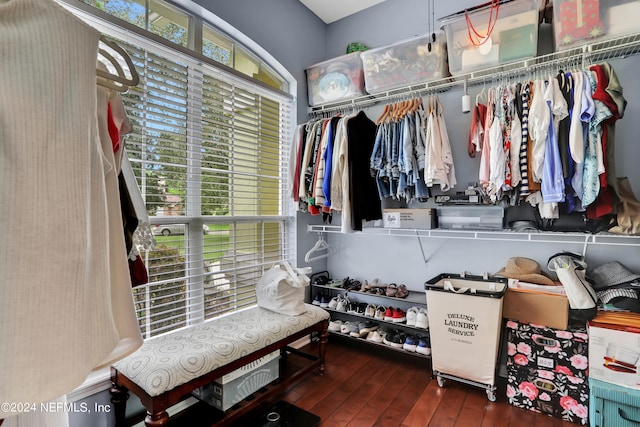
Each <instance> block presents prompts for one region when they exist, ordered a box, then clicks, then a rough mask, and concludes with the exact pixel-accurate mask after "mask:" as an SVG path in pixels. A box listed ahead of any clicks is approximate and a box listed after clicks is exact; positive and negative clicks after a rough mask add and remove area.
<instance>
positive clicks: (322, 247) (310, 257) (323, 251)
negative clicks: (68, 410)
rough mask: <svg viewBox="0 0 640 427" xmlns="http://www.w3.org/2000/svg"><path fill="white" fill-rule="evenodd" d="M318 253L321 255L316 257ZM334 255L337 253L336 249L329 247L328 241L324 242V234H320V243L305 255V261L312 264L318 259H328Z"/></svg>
mask: <svg viewBox="0 0 640 427" xmlns="http://www.w3.org/2000/svg"><path fill="white" fill-rule="evenodd" d="M317 253H319V255H315V254H317ZM334 253H336V249H335V248H334V247H333V246H331V245H329V243H327V241H326V240H324V237H323V236H322V233H318V241H317V242H316V244H315V245H313V247H312V248H311V249H309V251H308V252H307V253H306V254H305V256H304V260H305V262H311V261H315V260H318V259H322V258H326V257H328V256H329V255H331V254H334Z"/></svg>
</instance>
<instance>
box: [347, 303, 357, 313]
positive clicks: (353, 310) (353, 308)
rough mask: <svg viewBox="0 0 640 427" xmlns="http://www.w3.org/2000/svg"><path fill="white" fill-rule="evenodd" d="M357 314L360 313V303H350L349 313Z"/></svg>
mask: <svg viewBox="0 0 640 427" xmlns="http://www.w3.org/2000/svg"><path fill="white" fill-rule="evenodd" d="M357 312H358V303H357V302H349V308H347V313H351V314H356V313H357Z"/></svg>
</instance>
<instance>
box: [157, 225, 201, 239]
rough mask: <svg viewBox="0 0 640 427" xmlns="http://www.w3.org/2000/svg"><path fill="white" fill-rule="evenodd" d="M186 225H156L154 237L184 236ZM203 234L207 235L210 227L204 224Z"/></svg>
mask: <svg viewBox="0 0 640 427" xmlns="http://www.w3.org/2000/svg"><path fill="white" fill-rule="evenodd" d="M184 229H185V226H184V224H156V225H155V226H154V227H153V235H154V236H171V235H181V234H184ZM202 232H203V233H204V234H207V233H208V232H209V226H208V225H207V224H202Z"/></svg>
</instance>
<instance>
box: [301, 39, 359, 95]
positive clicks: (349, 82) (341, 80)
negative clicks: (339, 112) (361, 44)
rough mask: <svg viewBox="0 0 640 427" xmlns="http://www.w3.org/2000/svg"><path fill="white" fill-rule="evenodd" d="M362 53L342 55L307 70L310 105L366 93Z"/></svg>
mask: <svg viewBox="0 0 640 427" xmlns="http://www.w3.org/2000/svg"><path fill="white" fill-rule="evenodd" d="M360 54H361V52H353V53H349V54H347V55H342V56H339V57H337V58H334V59H330V60H328V61H324V62H321V63H319V64H315V65H312V66H310V67H309V68H307V69H306V70H305V72H306V74H307V95H308V98H309V106H310V107H314V106H316V105H321V104H326V103H328V102H335V101H341V100H348V99H351V98H355V97H356V96H360V95H364V94H365V92H364V74H363V71H362V61H361V60H360Z"/></svg>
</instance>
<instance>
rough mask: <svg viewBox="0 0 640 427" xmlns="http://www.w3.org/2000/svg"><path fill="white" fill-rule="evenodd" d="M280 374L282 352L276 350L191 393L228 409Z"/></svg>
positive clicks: (221, 408) (219, 407)
mask: <svg viewBox="0 0 640 427" xmlns="http://www.w3.org/2000/svg"><path fill="white" fill-rule="evenodd" d="M279 376H280V352H278V351H276V352H274V353H270V354H268V355H267V356H264V357H262V358H260V359H258V360H256V361H255V362H253V363H251V364H249V365H247V366H246V367H244V368H240V369H238V370H236V371H234V372H231V373H230V374H227V375H225V376H224V377H221V378H218V380H216V381H214V382H212V383H210V384H207V385H205V386H203V387H200V388H198V389H196V390H194V391H193V392H192V393H191V394H192V395H193V396H195V397H197V398H198V399H200V400H202V401H204V402H206V403H208V404H209V405H211V406H213V407H215V408H216V409H219V410H221V411H226V410H227V409H229V408H231V407H232V406H233V405H235V404H236V403H238V402H240V401H242V400H243V399H244V398H246V397H247V396H249V395H251V394H253V393H255V392H256V391H258V390H260V389H261V388H262V387H264V386H266V385H268V384H270V383H272V382H273V381H275V380H277V379H278V378H279Z"/></svg>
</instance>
